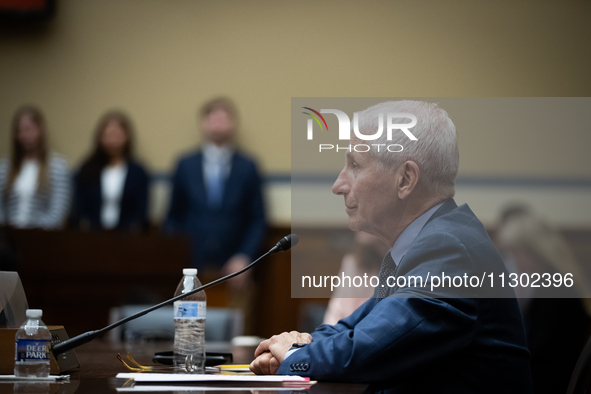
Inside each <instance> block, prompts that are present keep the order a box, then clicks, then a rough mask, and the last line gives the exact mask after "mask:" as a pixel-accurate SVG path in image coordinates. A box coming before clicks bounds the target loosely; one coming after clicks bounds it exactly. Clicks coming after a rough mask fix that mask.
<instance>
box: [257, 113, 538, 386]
mask: <svg viewBox="0 0 591 394" xmlns="http://www.w3.org/2000/svg"><path fill="white" fill-rule="evenodd" d="M386 113H397V114H398V113H406V114H413V115H414V116H415V117H416V118H417V124H416V126H414V127H413V128H412V134H413V135H414V136H416V138H417V140H416V141H409V140H408V139H407V137H406V136H405V135H404V134H403V133H398V134H399V135H397V134H396V133H394V135H393V136H392V137H393V139H392V140H389V141H388V140H386V138H387V135H382V136H381V137H380V139H378V140H376V141H373V142H372V145H371V146H373V147H374V148H373V149H372V150H370V151H368V152H357V151H356V150H355V149H351V150H350V151H349V152H348V153H347V155H346V156H347V157H346V164H345V167H344V168H343V170H342V171H341V173H340V175H339V177H338V179H337V180H336V182H335V183H334V185H333V187H332V191H333V193H334V194H337V195H340V196H343V197H344V203H345V208H346V212H347V215H348V216H349V227H350V228H351V229H352V230H355V231H365V232H367V233H370V234H373V235H375V236H377V237H379V238H380V239H382V240H383V241H384V242H385V243H386V244H387V245H389V246H390V247H391V249H390V251H389V252H388V253H387V254H386V256H385V257H384V260H383V262H382V267H381V270H380V274H379V278H380V285H378V287H377V288H376V293H375V297H374V298H371V299H369V300H368V301H367V302H366V303H364V304H363V305H362V306H361V307H359V308H358V309H357V310H356V311H355V312H354V313H353V314H351V315H350V316H349V317H347V318H345V319H343V320H340V321H339V322H338V323H337V324H335V325H334V326H333V325H322V326H320V327H318V329H317V330H316V331H315V332H313V333H312V334H311V335H310V334H307V333H299V332H296V331H292V332H290V333H283V334H280V335H275V336H273V337H272V338H270V339H268V340H265V341H263V342H262V343H261V344H260V345H259V347H258V348H257V350H256V352H255V357H256V359H255V360H254V361H253V362H252V364H251V367H250V368H251V370H252V371H253V372H255V373H257V374H275V373H277V374H296V375H301V376H310V377H312V378H313V379H317V380H328V381H339V382H363V383H369V384H371V387H372V389H373V390H376V391H378V390H384V391H385V392H388V393H407V392H428V393H444V392H445V393H466V392H471V393H485V392H491V393H492V392H495V393H498V392H503V393H508V392H511V393H513V392H514V393H528V392H531V378H530V371H529V353H528V351H527V348H526V343H525V334H524V328H523V323H522V318H521V314H520V312H519V308H518V305H517V301H516V300H515V298H514V296H513V292H512V290H509V292H507V290H506V289H499V288H495V287H494V286H490V285H489V284H487V285H485V286H484V287H483V288H480V287H476V288H474V287H473V286H469V285H467V284H466V283H464V285H465V286H463V287H462V286H460V287H461V288H458V287H455V286H451V285H450V286H437V287H435V286H432V285H433V284H434V283H435V280H436V279H438V280H440V279H441V278H442V277H444V276H446V275H448V276H450V277H451V276H459V277H464V278H471V277H474V276H478V277H479V278H480V277H481V275H482V277H484V274H485V273H495V275H496V273H497V272H505V271H504V266H503V261H502V259H501V257H500V255H499V253H498V252H497V250H496V248H495V246H494V245H493V243H492V241H491V240H490V238H489V236H488V234H487V232H486V230H485V229H484V226H483V225H482V223H481V222H480V221H479V220H478V219H477V218H476V216H475V215H474V214H473V213H472V211H471V210H470V208H469V207H468V206H467V205H462V206H459V207H458V206H457V205H456V203H455V202H454V200H453V198H452V197H453V196H454V182H455V178H456V176H457V172H458V164H459V153H458V145H457V139H456V130H455V126H454V124H453V123H452V121H451V120H450V119H449V117H448V115H447V113H446V112H445V111H444V110H443V109H441V108H439V107H438V106H437V105H436V104H431V103H425V102H420V101H396V102H386V103H381V104H378V105H375V106H373V107H370V108H368V109H367V110H365V111H363V112H361V113H360V114H359V131H360V132H361V133H362V134H365V135H372V134H375V133H376V130H377V129H378V119H379V116H380V114H386ZM384 134H385V133H384ZM397 138H399V139H398V140H397ZM363 143H364V141H362V140H360V139H359V138H358V137H357V136H355V135H354V136H352V138H351V146H355V145H356V144H363ZM393 143H400V144H401V145H403V146H404V149H403V150H402V152H389V151H388V150H385V149H381V150H379V151H378V149H377V148H376V147H377V146H380V145H379V144H386V145H387V144H393ZM382 146H384V145H382ZM359 150H363V149H359ZM392 277H394V278H399V277H406V278H410V277H415V278H421V279H422V280H424V281H425V282H424V283H422V285H420V286H418V285H417V286H404V285H403V286H402V287H399V286H398V285H397V283H400V282H393V283H394V286H390V283H391V282H390V283H389V284H388V285H385V283H388V282H387V279H388V278H392ZM483 282H484V281H483ZM415 284H416V283H415ZM439 284H440V283H439Z"/></svg>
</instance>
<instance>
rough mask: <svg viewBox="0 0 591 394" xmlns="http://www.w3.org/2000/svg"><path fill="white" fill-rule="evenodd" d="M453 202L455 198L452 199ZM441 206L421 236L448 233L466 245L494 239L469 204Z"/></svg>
mask: <svg viewBox="0 0 591 394" xmlns="http://www.w3.org/2000/svg"><path fill="white" fill-rule="evenodd" d="M452 202H453V200H452ZM445 205H446V204H444V206H442V207H441V208H440V210H441V209H444V212H443V213H440V212H439V210H438V211H436V212H435V213H434V214H433V216H432V218H431V219H430V220H429V221H428V222H427V224H426V225H425V226H424V227H423V229H422V230H421V232H420V233H419V237H432V236H434V235H435V234H447V235H450V236H452V237H454V238H456V239H458V240H459V241H460V242H461V243H463V244H464V245H465V246H466V247H470V246H472V245H474V244H480V243H482V242H483V241H490V242H491V243H492V241H491V240H490V237H489V235H488V232H487V231H486V229H485V227H484V225H483V224H482V222H481V221H480V220H479V219H478V217H476V215H475V214H474V212H472V210H471V209H470V207H469V206H468V204H462V205H460V206H455V203H454V204H453V206H451V207H446V206H445ZM445 208H448V209H445Z"/></svg>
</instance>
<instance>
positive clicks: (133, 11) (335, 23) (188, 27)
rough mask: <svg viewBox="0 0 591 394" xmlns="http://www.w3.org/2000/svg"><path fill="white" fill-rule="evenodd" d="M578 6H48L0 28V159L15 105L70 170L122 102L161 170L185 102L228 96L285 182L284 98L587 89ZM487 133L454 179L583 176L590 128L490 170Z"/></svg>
mask: <svg viewBox="0 0 591 394" xmlns="http://www.w3.org/2000/svg"><path fill="white" fill-rule="evenodd" d="M590 11H591V3H589V2H561V1H536V2H525V1H522V2H515V1H494V2H484V1H370V2H361V1H322V2H317V1H286V0H281V1H280V0H277V1H256V2H251V1H193V0H185V1H183V0H176V1H156V0H141V1H140V0H130V1H119V0H101V1H98V0H94V1H78V0H67V1H59V2H58V10H57V15H56V17H55V19H54V20H53V21H52V22H51V23H50V24H49V26H48V27H47V28H45V29H42V31H40V32H36V33H35V32H34V33H18V32H15V31H14V30H13V29H6V28H2V29H1V32H0V155H6V154H7V152H8V146H7V145H8V141H9V137H8V128H9V122H10V118H11V115H12V113H13V111H14V110H15V108H17V107H18V106H19V105H20V104H22V103H29V102H32V103H36V104H38V105H39V106H40V107H41V108H42V109H43V110H44V111H45V113H46V116H47V118H48V122H49V127H50V131H51V141H52V145H53V147H54V148H55V149H56V150H57V151H59V152H61V153H63V154H64V155H65V156H66V157H67V158H68V159H69V161H70V163H71V164H73V165H74V164H78V163H79V161H80V160H81V158H82V157H83V156H84V155H85V154H86V152H87V151H88V149H89V147H90V140H91V134H92V130H93V128H94V125H95V122H96V120H97V119H98V117H99V116H100V114H101V113H103V112H104V111H105V110H107V109H109V108H113V107H119V108H123V109H125V110H127V111H128V112H129V113H130V114H131V115H132V117H133V119H134V121H135V123H136V126H137V129H138V144H137V148H138V149H137V151H138V154H139V156H140V157H141V158H142V159H143V160H144V161H145V162H146V163H147V164H148V165H149V167H150V168H151V169H152V170H155V171H169V170H170V169H171V168H172V166H173V163H174V162H175V160H176V157H177V155H178V154H179V153H180V152H184V151H187V150H188V149H190V148H191V147H192V146H194V145H195V144H196V143H197V141H198V134H197V126H196V118H195V113H196V108H197V107H198V106H199V105H200V104H201V103H203V102H204V101H205V100H207V99H208V98H210V97H211V96H214V95H219V94H225V95H229V96H231V97H233V98H234V99H235V100H236V101H237V103H238V104H239V106H240V110H241V113H242V125H243V135H242V145H243V146H244V147H245V148H246V149H247V150H248V151H250V152H252V153H254V154H256V155H257V156H258V157H259V158H260V162H261V164H262V167H263V169H264V170H265V171H266V172H270V173H284V172H287V171H289V169H290V149H289V133H290V99H291V97H293V96H372V97H380V96H388V97H397V96H398V97H404V96H423V97H425V96H438V97H446V96H448V97H449V96H481V97H482V96H590V95H591V73H590V72H589V66H590V65H591V51H589V49H588V45H589V42H591V41H590V38H591V24H589V23H588V16H589V15H590ZM498 132H499V134H498V135H494V136H490V135H487V134H485V133H481V132H479V130H471V131H470V134H469V135H468V136H467V137H466V138H465V141H464V142H463V143H462V150H463V152H468V151H471V153H469V154H464V155H463V157H462V163H461V172H462V173H464V174H484V175H490V174H497V173H500V174H502V175H511V174H510V169H511V168H517V166H519V165H520V164H521V165H522V163H523V162H525V163H527V164H526V167H525V170H523V171H521V172H522V173H520V174H519V175H538V176H539V175H544V174H552V175H554V176H563V175H564V176H585V177H588V176H590V175H591V165H585V166H581V165H578V164H577V160H576V159H575V160H573V158H572V155H569V152H570V151H571V149H569V147H572V148H573V149H574V150H575V151H576V152H580V151H581V150H580V141H577V138H574V137H576V135H577V134H576V133H579V134H578V135H583V134H591V133H588V131H580V130H579V131H570V130H566V131H564V133H565V134H564V136H565V138H563V139H561V141H560V142H562V143H563V144H566V145H565V147H566V148H565V149H561V150H560V151H557V152H553V156H552V160H548V155H547V154H539V152H538V153H537V154H532V155H531V157H527V158H526V159H525V160H524V159H523V158H522V157H520V156H519V155H510V156H508V157H505V158H503V160H502V163H503V170H502V171H500V172H499V171H498V170H497V168H498V160H495V157H494V155H488V154H487V155H484V157H485V158H486V160H482V157H483V156H482V155H479V154H477V153H475V152H474V150H476V149H480V148H481V147H486V146H488V141H490V142H491V143H492V144H493V146H498V145H499V143H501V142H499V141H503V139H504V138H507V139H508V138H510V137H511V136H510V135H504V134H503V133H506V131H504V130H503V129H499V131H498ZM573 133H575V134H573ZM521 138H524V140H525V141H527V140H528V139H532V140H534V139H535V140H540V138H542V140H544V139H548V138H547V136H541V137H540V136H538V135H531V136H522V137H521ZM587 146H588V145H587ZM556 155H558V156H556ZM561 155H562V156H561ZM585 156H587V155H585ZM489 158H490V159H489ZM582 159H584V158H583V157H582ZM521 168H523V167H521ZM507 169H508V170H507Z"/></svg>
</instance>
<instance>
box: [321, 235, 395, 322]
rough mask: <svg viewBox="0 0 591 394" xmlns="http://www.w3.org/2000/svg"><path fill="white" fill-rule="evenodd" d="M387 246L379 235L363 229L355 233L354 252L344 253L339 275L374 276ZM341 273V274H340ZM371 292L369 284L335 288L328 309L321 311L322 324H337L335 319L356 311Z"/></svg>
mask: <svg viewBox="0 0 591 394" xmlns="http://www.w3.org/2000/svg"><path fill="white" fill-rule="evenodd" d="M387 252H388V246H387V245H386V244H385V243H384V242H382V241H381V240H380V239H379V238H378V237H376V236H374V235H371V234H368V233H366V232H363V231H358V232H356V233H355V245H354V246H353V251H352V252H350V253H347V254H346V255H345V256H343V260H342V262H341V268H340V270H339V275H338V276H341V275H342V274H344V275H345V276H349V277H351V278H353V277H355V276H360V277H363V276H364V275H367V276H368V277H371V276H377V275H378V274H379V273H380V266H381V264H382V259H383V258H384V255H385V254H386V253H387ZM341 273H342V274H341ZM373 293H374V288H373V287H371V286H368V287H365V286H360V287H351V288H348V287H346V288H345V287H337V288H336V290H335V291H334V292H333V293H332V296H331V297H330V301H329V302H328V308H327V309H326V312H325V314H324V321H323V324H331V325H334V324H337V322H338V321H339V320H341V319H344V318H345V317H347V316H349V315H350V314H351V313H353V312H355V310H356V309H357V308H359V307H360V306H361V305H363V303H364V302H365V301H367V300H369V299H370V298H371V297H372V296H373Z"/></svg>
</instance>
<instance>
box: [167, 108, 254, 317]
mask: <svg viewBox="0 0 591 394" xmlns="http://www.w3.org/2000/svg"><path fill="white" fill-rule="evenodd" d="M199 122H200V126H201V130H202V132H203V139H204V141H203V144H202V146H201V147H199V149H198V150H197V151H196V152H194V153H191V154H188V155H186V156H184V157H182V158H181V159H180V161H179V163H178V165H177V168H176V171H175V173H174V177H173V181H172V196H171V201H170V208H169V212H168V216H167V219H166V222H165V225H164V227H165V230H166V231H168V232H170V233H183V234H186V235H188V236H189V237H190V238H191V241H192V248H193V252H192V253H193V257H192V259H193V265H194V266H195V267H197V268H198V269H199V270H200V273H201V274H200V279H201V280H202V281H203V280H204V277H205V279H209V278H208V276H210V277H215V276H219V275H220V274H221V275H226V274H229V273H231V272H235V271H238V270H240V269H242V268H244V267H246V266H247V265H248V264H249V263H250V262H252V261H253V258H255V257H257V254H258V252H259V249H260V247H261V244H262V242H263V239H264V235H265V231H266V222H265V209H264V202H263V192H262V179H261V176H260V174H259V171H258V169H257V165H256V164H255V162H254V160H253V159H251V158H249V157H248V156H246V155H244V154H243V153H242V152H240V150H239V149H238V148H237V147H236V145H235V137H236V134H237V131H238V112H237V110H236V107H235V105H234V103H233V102H232V101H231V100H229V99H227V98H217V99H214V100H211V101H209V102H207V103H206V104H205V105H204V106H203V107H202V108H201V110H200V113H199ZM228 285H229V286H230V288H231V289H232V290H233V291H232V293H233V294H232V298H233V299H232V300H231V302H230V306H231V307H236V308H240V309H243V310H244V311H245V315H246V317H247V324H246V326H247V327H248V323H249V322H248V316H249V309H250V299H252V294H251V293H252V292H253V291H254V289H253V286H252V271H247V272H245V273H244V274H242V275H239V276H237V277H236V278H233V279H232V280H230V281H229V282H228Z"/></svg>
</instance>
